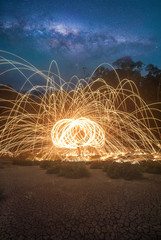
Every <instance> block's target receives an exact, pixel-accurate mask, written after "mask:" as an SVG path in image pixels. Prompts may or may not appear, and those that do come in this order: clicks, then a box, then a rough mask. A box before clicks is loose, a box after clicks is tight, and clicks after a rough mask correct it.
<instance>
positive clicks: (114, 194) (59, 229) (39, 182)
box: [0, 166, 161, 240]
mask: <svg viewBox="0 0 161 240" xmlns="http://www.w3.org/2000/svg"><path fill="white" fill-rule="evenodd" d="M90 171H91V177H90V178H83V179H77V180H74V179H65V178H62V177H56V176H55V175H48V174H46V173H45V171H44V170H41V169H40V168H39V167H37V166H35V167H20V166H10V167H5V168H4V169H0V186H3V187H4V189H5V199H4V200H1V201H0V239H2V240H4V239H13V240H14V239H15V240H20V239H29V240H32V239H53V240H61V239H70V240H71V239H73V240H77V239H82V240H84V239H91V240H94V239H108V240H110V239H118V240H126V239H129V240H133V239H137V240H140V239H152V240H155V239H158V240H159V239H161V176H159V175H151V174H147V175H145V179H144V180H138V181H124V180H111V179H109V178H108V177H107V176H106V174H105V173H104V172H102V171H101V170H90Z"/></svg>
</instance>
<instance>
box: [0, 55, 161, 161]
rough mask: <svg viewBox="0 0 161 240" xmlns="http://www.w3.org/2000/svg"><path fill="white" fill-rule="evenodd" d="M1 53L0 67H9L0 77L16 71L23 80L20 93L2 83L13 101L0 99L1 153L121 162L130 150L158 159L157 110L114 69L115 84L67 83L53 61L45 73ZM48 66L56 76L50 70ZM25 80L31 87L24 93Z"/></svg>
mask: <svg viewBox="0 0 161 240" xmlns="http://www.w3.org/2000/svg"><path fill="white" fill-rule="evenodd" d="M1 54H2V56H1V57H0V65H4V66H8V68H7V70H4V71H3V72H1V73H0V77H1V76H2V75H5V76H6V77H7V74H8V73H9V72H11V71H15V70H16V71H18V72H19V73H21V76H22V78H24V79H25V81H24V84H23V86H22V88H21V90H20V92H16V91H15V90H13V89H12V88H9V87H6V89H7V90H6V94H7V93H8V94H11V95H12V96H15V97H14V98H13V99H9V100H8V99H7V98H5V96H3V97H2V98H0V106H1V107H0V109H1V115H0V152H1V151H5V152H11V153H12V154H13V155H14V156H17V155H19V154H25V155H29V156H30V158H31V157H32V158H33V159H34V158H35V157H36V158H37V159H38V158H39V159H55V158H57V156H59V157H61V158H63V159H70V160H72V159H78V160H80V159H83V158H84V159H86V160H90V159H91V158H92V157H93V158H94V157H98V156H99V158H100V159H102V160H105V159H107V158H113V157H115V159H116V160H119V158H121V159H125V160H124V161H126V159H127V158H129V159H131V157H129V156H131V155H130V154H132V156H134V154H135V158H137V160H138V159H139V158H140V159H143V158H147V157H148V156H153V154H154V156H157V159H159V158H160V150H161V144H160V127H159V126H160V125H159V124H160V122H161V120H160V119H157V118H155V116H154V111H158V112H160V110H159V109H157V107H155V106H156V105H152V104H151V105H147V104H146V103H145V101H144V100H143V99H142V98H141V97H140V95H139V91H138V89H137V86H136V85H135V83H134V82H133V81H131V80H128V79H123V80H122V81H120V79H119V76H118V74H117V72H116V71H115V70H114V69H113V70H114V71H115V73H116V76H117V77H118V86H117V87H116V88H113V87H112V86H110V85H108V83H107V82H106V81H104V80H103V79H101V78H98V79H96V80H92V76H91V77H90V78H88V79H78V78H74V77H73V78H72V79H71V80H70V81H69V82H66V81H64V80H63V79H62V78H61V77H60V74H59V69H58V66H57V64H56V62H55V61H52V63H51V65H50V67H49V70H48V71H47V72H45V71H39V70H38V69H37V68H35V67H34V66H33V65H31V64H30V63H28V62H27V61H25V60H24V59H22V58H20V57H18V56H15V55H13V54H10V57H9V60H8V59H7V58H6V54H9V53H7V52H4V51H3V52H2V51H1ZM11 57H13V58H14V60H11ZM16 57H17V60H15V58H16ZM53 64H55V67H56V69H57V72H58V74H55V73H53V72H52V68H53V67H54V65H53ZM26 72H27V73H26ZM35 76H36V79H37V76H40V77H41V79H42V78H43V79H44V84H43V85H41V86H40V85H38V84H37V85H36V84H34V82H35V80H34V78H35ZM73 79H74V81H73ZM76 80H77V81H76ZM27 84H28V85H30V88H29V90H28V91H27V92H25V93H23V90H24V89H25V86H26V85H27ZM3 88H4V86H3ZM4 89H5V88H4ZM3 91H5V90H3ZM158 104H160V103H158ZM129 106H131V107H130V109H129Z"/></svg>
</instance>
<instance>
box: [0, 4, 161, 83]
mask: <svg viewBox="0 0 161 240" xmlns="http://www.w3.org/2000/svg"><path fill="white" fill-rule="evenodd" d="M0 49H2V50H6V51H10V52H12V53H14V54H17V55H19V56H21V57H23V58H25V59H26V60H28V61H29V62H31V63H32V64H33V65H35V66H36V67H37V68H39V69H41V70H42V69H47V68H48V67H49V64H50V61H51V60H52V59H54V60H56V61H57V63H58V65H59V68H60V72H61V75H62V77H63V78H64V79H67V80H68V78H69V77H70V76H72V75H73V74H77V75H78V76H79V77H81V76H83V69H82V68H83V67H86V68H87V70H86V74H88V73H89V74H90V73H91V72H92V71H93V70H94V69H95V68H96V67H97V66H98V65H99V64H101V63H103V62H108V63H112V62H114V61H115V60H117V59H118V58H121V57H124V56H131V57H132V58H133V60H134V61H138V60H141V61H143V62H144V63H145V64H148V63H153V64H154V65H157V66H158V67H159V68H160V67H161V1H160V0H158V1H156V0H152V1H151V0H149V1H148V0H142V1H141V0H88V1H87V0H81V1H80V0H45V1H44V0H43V1H42V0H12V1H9V0H8V1H6V0H1V1H0Z"/></svg>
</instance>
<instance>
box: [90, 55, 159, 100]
mask: <svg viewBox="0 0 161 240" xmlns="http://www.w3.org/2000/svg"><path fill="white" fill-rule="evenodd" d="M112 65H113V66H114V68H115V70H116V71H117V73H118V75H119V77H120V79H121V80H122V79H125V78H128V79H130V80H133V81H134V82H135V84H136V85H137V87H138V89H139V92H140V95H141V97H142V98H143V99H144V100H145V101H146V102H147V103H151V102H158V101H161V69H159V68H158V67H156V66H154V65H153V64H148V65H145V64H144V63H143V62H141V61H137V62H134V61H133V60H132V58H131V57H129V56H127V57H123V58H120V59H118V60H117V61H115V62H113V63H112ZM97 78H103V79H104V80H105V81H106V82H107V83H108V84H109V85H111V86H113V87H116V86H117V84H118V78H117V76H116V74H115V72H114V70H112V69H109V67H105V66H101V67H99V68H98V69H97V70H96V72H95V74H94V76H93V79H97Z"/></svg>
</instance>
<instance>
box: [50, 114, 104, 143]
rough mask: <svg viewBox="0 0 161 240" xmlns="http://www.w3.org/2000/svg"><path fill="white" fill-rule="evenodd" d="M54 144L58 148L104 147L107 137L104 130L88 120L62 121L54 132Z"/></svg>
mask: <svg viewBox="0 0 161 240" xmlns="http://www.w3.org/2000/svg"><path fill="white" fill-rule="evenodd" d="M51 136H52V140H53V144H54V145H55V146H56V147H58V148H77V147H81V146H91V147H95V148H100V147H103V146H104V144H105V135H104V131H103V129H102V128H101V127H100V126H99V125H98V124H97V123H95V122H93V121H91V120H89V119H86V118H78V119H62V120H60V121H58V122H57V123H56V124H55V125H54V127H53V129H52V131H51Z"/></svg>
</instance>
